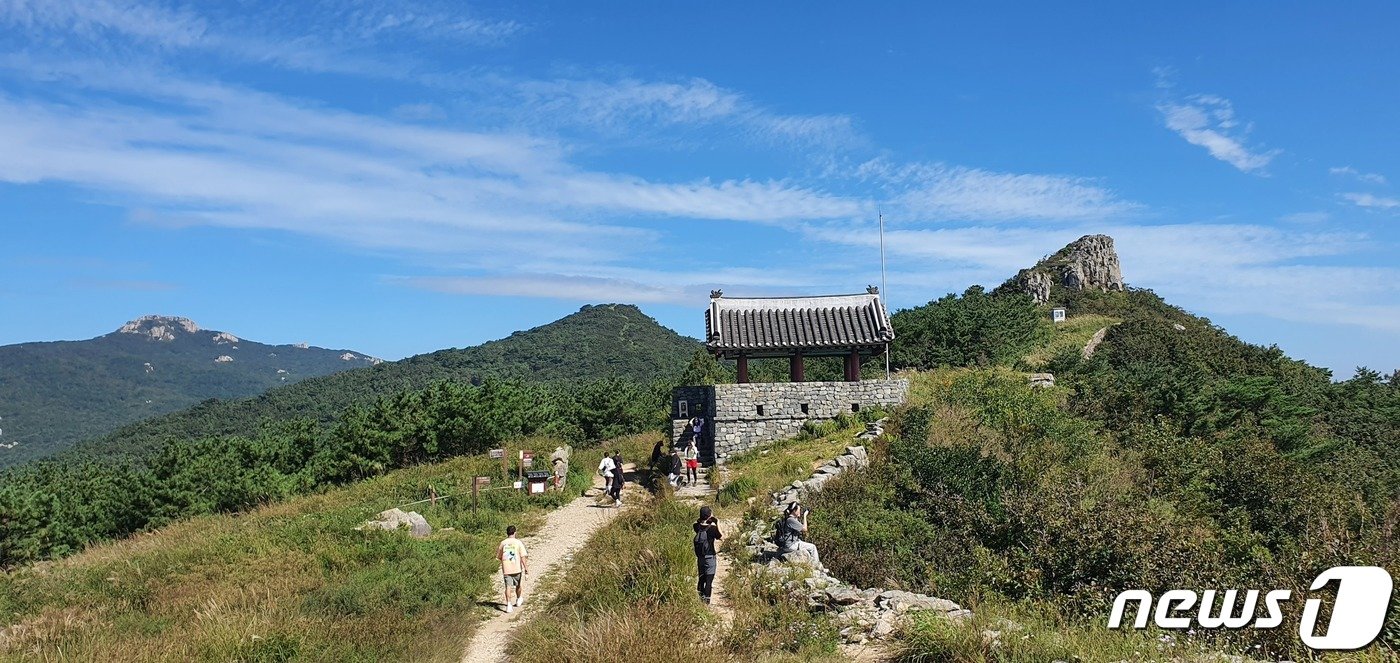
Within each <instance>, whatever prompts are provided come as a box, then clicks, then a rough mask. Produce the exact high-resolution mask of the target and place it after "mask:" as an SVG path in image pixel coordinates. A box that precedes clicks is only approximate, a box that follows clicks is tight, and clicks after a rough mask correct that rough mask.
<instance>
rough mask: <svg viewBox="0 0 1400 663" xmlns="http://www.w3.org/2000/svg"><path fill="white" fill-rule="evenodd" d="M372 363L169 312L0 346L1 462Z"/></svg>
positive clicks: (341, 351)
mask: <svg viewBox="0 0 1400 663" xmlns="http://www.w3.org/2000/svg"><path fill="white" fill-rule="evenodd" d="M347 355H348V356H349V357H350V358H349V359H345V358H344V357H346V356H347ZM377 363H379V360H378V359H376V358H374V357H371V356H369V355H366V354H363V353H359V352H352V351H349V350H346V349H328V348H318V347H307V346H303V347H300V348H294V347H292V346H290V345H270V344H263V343H257V342H256V341H250V340H247V339H241V338H239V337H237V336H235V335H233V334H230V333H228V332H223V331H218V330H214V329H204V328H201V327H200V326H199V325H198V324H196V323H195V322H194V321H193V320H190V319H189V318H182V317H176V316H169V315H143V316H141V317H139V318H136V319H134V320H131V321H129V322H127V323H125V324H123V325H121V326H120V327H118V328H117V329H115V330H114V331H112V332H110V333H108V334H104V335H102V336H99V337H97V338H91V339H86V340H81V341H49V342H38V343H20V344H17V345H5V346H0V366H4V367H5V371H4V374H3V375H0V418H3V420H4V421H5V423H6V426H5V431H4V434H5V437H6V438H7V439H6V440H5V442H6V444H11V441H12V440H13V443H12V446H10V447H9V448H6V449H3V450H0V451H3V452H0V467H5V466H7V465H13V464H17V463H21V462H24V461H26V460H30V459H33V458H38V457H42V456H46V455H50V454H52V453H55V452H58V451H62V450H63V449H65V448H67V447H69V446H71V445H73V444H74V443H76V442H78V441H79V440H82V439H84V438H91V437H97V436H100V435H105V434H107V433H110V432H111V431H113V430H115V429H116V428H118V427H120V426H123V425H125V424H129V423H133V422H135V421H138V420H141V419H144V418H147V417H151V416H155V415H159V414H165V413H167V412H172V411H175V410H179V409H182V408H185V407H189V406H192V405H195V404H196V403H199V402H201V401H204V400H205V399H209V398H219V399H235V398H244V397H248V396H253V395H256V394H260V393H262V392H263V391H265V390H267V389H270V388H272V387H278V386H282V385H285V384H289V383H292V382H296V381H299V380H302V379H305V378H311V377H318V376H322V375H329V374H331V373H335V372H338V371H343V370H346V369H350V368H358V367H364V366H371V365H374V364H377Z"/></svg>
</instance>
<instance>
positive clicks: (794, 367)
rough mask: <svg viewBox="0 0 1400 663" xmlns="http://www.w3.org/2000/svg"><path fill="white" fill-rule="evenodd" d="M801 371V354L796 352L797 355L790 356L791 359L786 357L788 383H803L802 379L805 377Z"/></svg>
mask: <svg viewBox="0 0 1400 663" xmlns="http://www.w3.org/2000/svg"><path fill="white" fill-rule="evenodd" d="M802 369H803V365H802V353H801V352H798V353H796V354H794V355H792V356H791V357H788V381H790V382H802V381H804V377H805V376H804V375H803V371H802Z"/></svg>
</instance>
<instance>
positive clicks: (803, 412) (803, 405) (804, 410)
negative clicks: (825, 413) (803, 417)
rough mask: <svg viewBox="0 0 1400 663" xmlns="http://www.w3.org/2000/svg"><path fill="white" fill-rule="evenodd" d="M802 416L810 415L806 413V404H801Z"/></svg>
mask: <svg viewBox="0 0 1400 663" xmlns="http://www.w3.org/2000/svg"><path fill="white" fill-rule="evenodd" d="M802 414H811V413H810V412H808V411H807V404H806V403H803V404H802Z"/></svg>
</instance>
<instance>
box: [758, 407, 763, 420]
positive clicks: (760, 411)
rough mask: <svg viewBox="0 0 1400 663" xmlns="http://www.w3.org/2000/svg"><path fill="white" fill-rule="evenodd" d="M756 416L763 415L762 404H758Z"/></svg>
mask: <svg viewBox="0 0 1400 663" xmlns="http://www.w3.org/2000/svg"><path fill="white" fill-rule="evenodd" d="M758 416H760V417H761V416H763V406H762V405H760V406H758Z"/></svg>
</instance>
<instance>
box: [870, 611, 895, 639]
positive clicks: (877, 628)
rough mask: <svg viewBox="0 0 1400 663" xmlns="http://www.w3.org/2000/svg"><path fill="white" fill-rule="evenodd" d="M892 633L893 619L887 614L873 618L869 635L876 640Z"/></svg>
mask: <svg viewBox="0 0 1400 663" xmlns="http://www.w3.org/2000/svg"><path fill="white" fill-rule="evenodd" d="M893 633H894V620H892V619H891V618H890V616H889V615H885V616H882V617H880V618H879V619H877V620H875V625H874V626H872V627H871V628H870V637H872V638H875V639H877V640H879V639H884V638H888V637H890V635H891V634H893Z"/></svg>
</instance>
